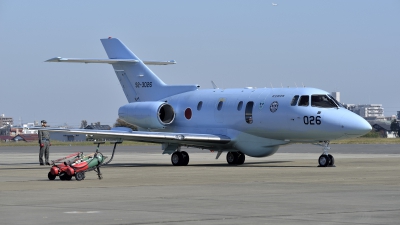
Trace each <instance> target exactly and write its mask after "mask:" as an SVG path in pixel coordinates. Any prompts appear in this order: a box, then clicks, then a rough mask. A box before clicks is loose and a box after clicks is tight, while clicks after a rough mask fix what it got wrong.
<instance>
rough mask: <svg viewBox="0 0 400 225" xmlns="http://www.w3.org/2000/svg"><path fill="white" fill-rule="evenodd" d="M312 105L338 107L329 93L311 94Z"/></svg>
mask: <svg viewBox="0 0 400 225" xmlns="http://www.w3.org/2000/svg"><path fill="white" fill-rule="evenodd" d="M311 106H312V107H320V108H337V107H338V106H337V105H336V104H335V102H334V101H333V100H332V99H330V98H329V97H328V96H327V95H311Z"/></svg>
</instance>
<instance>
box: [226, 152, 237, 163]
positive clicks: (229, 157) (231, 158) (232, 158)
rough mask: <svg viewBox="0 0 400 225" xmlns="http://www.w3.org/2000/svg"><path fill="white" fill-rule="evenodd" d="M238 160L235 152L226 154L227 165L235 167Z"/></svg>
mask: <svg viewBox="0 0 400 225" xmlns="http://www.w3.org/2000/svg"><path fill="white" fill-rule="evenodd" d="M238 158H239V154H238V153H237V152H228V154H226V161H227V162H228V164H229V165H236V164H237V162H238Z"/></svg>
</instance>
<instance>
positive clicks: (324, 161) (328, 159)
mask: <svg viewBox="0 0 400 225" xmlns="http://www.w3.org/2000/svg"><path fill="white" fill-rule="evenodd" d="M323 143H324V144H323V147H324V148H323V149H322V150H323V153H322V155H321V156H320V157H319V158H318V167H327V166H331V167H335V158H334V157H333V156H332V155H331V154H328V150H330V149H331V147H329V141H324V142H323Z"/></svg>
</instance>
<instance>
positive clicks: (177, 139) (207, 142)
mask: <svg viewBox="0 0 400 225" xmlns="http://www.w3.org/2000/svg"><path fill="white" fill-rule="evenodd" d="M38 130H47V131H49V132H66V133H73V134H74V133H75V134H87V135H93V138H107V139H120V140H128V141H140V142H149V143H160V144H162V143H170V144H178V145H186V146H194V147H200V148H202V147H204V148H212V147H217V146H221V145H225V144H228V143H229V142H230V141H231V139H230V138H229V137H227V136H224V135H214V134H196V133H173V132H148V131H132V130H131V129H129V128H127V129H121V130H92V129H60V128H38Z"/></svg>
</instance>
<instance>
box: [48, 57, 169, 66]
mask: <svg viewBox="0 0 400 225" xmlns="http://www.w3.org/2000/svg"><path fill="white" fill-rule="evenodd" d="M45 62H71V63H109V64H114V63H138V62H139V60H137V59H83V58H62V57H55V58H51V59H48V60H46V61H45ZM143 63H144V64H146V65H170V64H176V61H175V60H170V61H143Z"/></svg>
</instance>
